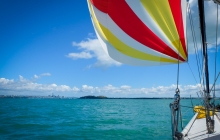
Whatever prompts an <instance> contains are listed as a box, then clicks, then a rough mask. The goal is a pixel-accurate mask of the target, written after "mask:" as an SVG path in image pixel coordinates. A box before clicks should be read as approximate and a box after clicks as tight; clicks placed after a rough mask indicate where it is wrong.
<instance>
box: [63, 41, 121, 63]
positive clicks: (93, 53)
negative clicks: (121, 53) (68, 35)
mask: <svg viewBox="0 0 220 140" xmlns="http://www.w3.org/2000/svg"><path fill="white" fill-rule="evenodd" d="M73 46H74V47H78V49H79V50H81V52H79V53H76V52H73V53H69V54H68V55H67V57H69V58H72V59H80V58H81V59H90V58H96V59H97V61H96V63H95V64H93V65H92V66H96V67H109V66H120V65H121V63H119V62H117V61H115V60H113V59H112V58H111V57H109V56H108V55H107V54H106V53H105V51H104V50H103V48H102V46H101V44H100V43H99V40H98V39H90V38H88V39H87V40H85V41H81V42H79V43H77V42H73ZM89 67H91V66H89Z"/></svg>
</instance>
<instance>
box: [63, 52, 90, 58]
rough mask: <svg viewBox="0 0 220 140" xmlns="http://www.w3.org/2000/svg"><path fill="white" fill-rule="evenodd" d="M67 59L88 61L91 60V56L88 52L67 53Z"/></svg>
mask: <svg viewBox="0 0 220 140" xmlns="http://www.w3.org/2000/svg"><path fill="white" fill-rule="evenodd" d="M67 57H69V58H72V59H74V60H75V59H90V58H93V56H92V54H90V53H89V52H80V53H69V54H68V55H67Z"/></svg>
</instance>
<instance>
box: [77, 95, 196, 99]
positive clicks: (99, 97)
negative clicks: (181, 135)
mask: <svg viewBox="0 0 220 140" xmlns="http://www.w3.org/2000/svg"><path fill="white" fill-rule="evenodd" d="M79 99H173V97H106V96H101V95H100V96H94V95H87V96H82V97H80V98H79ZM181 99H190V97H181ZM191 99H197V97H192V98H191Z"/></svg>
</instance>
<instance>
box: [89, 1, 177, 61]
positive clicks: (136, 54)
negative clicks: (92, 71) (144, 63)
mask: <svg viewBox="0 0 220 140" xmlns="http://www.w3.org/2000/svg"><path fill="white" fill-rule="evenodd" d="M90 6H91V5H90ZM90 8H91V9H90V10H91V11H92V12H91V15H92V19H93V22H94V25H95V28H96V30H97V32H98V33H99V35H100V36H101V37H102V38H103V39H105V40H106V41H108V42H109V43H110V44H111V45H112V46H113V47H114V48H115V49H117V50H118V51H119V52H121V53H122V54H125V55H128V56H130V57H133V58H136V59H142V60H149V61H155V62H165V63H177V62H178V61H177V60H173V59H169V58H163V57H158V56H154V55H151V54H147V53H144V52H141V51H138V50H136V49H133V48H131V47H129V46H128V45H126V44H125V43H123V42H122V41H120V40H119V39H118V38H117V37H116V36H115V35H113V34H112V33H111V32H110V31H109V30H108V29H107V28H106V27H104V26H103V25H102V24H101V23H99V22H98V20H97V19H96V17H95V14H94V11H93V10H92V7H90Z"/></svg>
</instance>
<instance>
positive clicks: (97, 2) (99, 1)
mask: <svg viewBox="0 0 220 140" xmlns="http://www.w3.org/2000/svg"><path fill="white" fill-rule="evenodd" d="M90 2H91V3H92V4H93V5H94V6H95V7H96V8H97V9H99V10H100V11H102V12H103V13H108V0H90Z"/></svg>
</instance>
